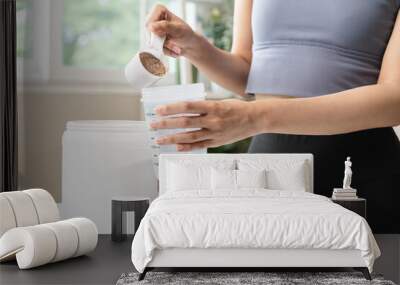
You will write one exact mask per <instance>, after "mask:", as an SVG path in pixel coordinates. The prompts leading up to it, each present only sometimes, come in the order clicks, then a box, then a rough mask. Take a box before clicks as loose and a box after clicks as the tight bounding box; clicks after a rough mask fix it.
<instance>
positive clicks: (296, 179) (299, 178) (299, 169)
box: [237, 159, 310, 191]
mask: <svg viewBox="0 0 400 285" xmlns="http://www.w3.org/2000/svg"><path fill="white" fill-rule="evenodd" d="M237 163H238V169H239V170H262V169H265V170H266V171H267V172H266V174H267V179H266V180H267V188H268V189H273V190H288V191H307V190H308V189H310V181H308V177H309V173H308V171H309V168H308V167H307V164H306V161H304V160H291V159H269V160H262V159H238V161H237Z"/></svg>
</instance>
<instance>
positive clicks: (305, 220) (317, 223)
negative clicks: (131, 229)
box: [132, 189, 380, 272]
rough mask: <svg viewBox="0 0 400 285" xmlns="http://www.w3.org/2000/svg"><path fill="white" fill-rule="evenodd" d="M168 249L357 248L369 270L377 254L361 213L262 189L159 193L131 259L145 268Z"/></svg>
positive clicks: (316, 199) (309, 196)
mask: <svg viewBox="0 0 400 285" xmlns="http://www.w3.org/2000/svg"><path fill="white" fill-rule="evenodd" d="M166 248H274V249H283V248H287V249H357V250H360V251H361V256H362V258H363V259H364V261H365V265H366V266H367V267H368V268H369V270H370V271H371V272H372V267H373V264H374V261H375V259H376V258H377V257H379V255H380V251H379V248H378V246H377V244H376V241H375V239H374V237H373V235H372V232H371V229H370V227H369V226H368V223H367V222H366V221H365V219H364V218H362V217H361V216H359V215H357V214H355V213H353V212H351V211H349V210H347V209H345V208H343V207H341V206H339V205H337V204H335V203H333V202H332V201H330V200H329V199H328V198H326V197H324V196H320V195H316V194H311V193H306V192H298V191H278V190H265V189H264V190H261V189H247V190H240V191H234V192H230V191H228V190H227V191H223V192H219V193H212V194H211V193H206V192H199V191H195V190H194V191H182V192H170V193H166V194H164V195H162V196H160V197H159V198H157V199H156V200H154V201H153V203H152V204H151V206H150V208H149V210H148V211H147V213H146V215H145V217H144V218H143V220H142V222H141V224H140V226H139V228H138V230H137V233H136V235H135V237H134V240H133V243H132V262H133V264H134V266H135V267H136V269H137V270H138V271H139V272H143V270H144V268H145V267H146V265H147V264H148V263H149V262H150V261H151V260H152V258H153V254H154V250H155V249H166Z"/></svg>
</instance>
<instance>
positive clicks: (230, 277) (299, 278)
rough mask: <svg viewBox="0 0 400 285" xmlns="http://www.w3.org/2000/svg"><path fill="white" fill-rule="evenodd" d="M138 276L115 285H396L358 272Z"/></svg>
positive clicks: (163, 273)
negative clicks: (139, 279) (368, 277)
mask: <svg viewBox="0 0 400 285" xmlns="http://www.w3.org/2000/svg"><path fill="white" fill-rule="evenodd" d="M138 276H139V274H138V273H128V274H122V275H121V277H120V278H119V280H118V281H117V284H116V285H136V284H138V285H147V284H158V285H164V284H169V285H186V284H212V285H238V284H240V285H242V284H243V285H246V284H252V285H253V284H266V285H278V284H279V285H292V284H293V285H298V284H318V285H319V284H327V285H347V284H349V285H350V284H351V285H353V284H354V285H359V284H368V285H371V284H373V285H395V283H393V282H392V281H388V280H384V279H383V277H382V276H379V275H372V277H373V280H372V281H368V280H366V279H365V278H364V276H363V275H362V274H361V273H359V272H318V273H315V272H278V273H274V272H148V273H147V274H146V278H145V279H144V280H142V281H138V280H137V279H138Z"/></svg>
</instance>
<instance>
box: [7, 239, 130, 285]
mask: <svg viewBox="0 0 400 285" xmlns="http://www.w3.org/2000/svg"><path fill="white" fill-rule="evenodd" d="M131 243H132V240H131V239H129V240H127V241H124V242H121V243H115V242H112V241H111V237H110V236H109V235H100V236H99V243H98V245H97V248H96V250H95V251H93V252H92V253H90V254H89V255H88V256H81V257H77V258H73V259H69V260H65V261H61V262H57V263H52V264H48V265H45V266H41V267H37V268H34V269H28V270H19V269H18V266H17V263H16V262H7V263H1V264H0V284H1V285H16V284H24V285H25V284H33V285H36V284H38V285H39V284H40V285H43V284H79V285H83V284H115V283H116V281H117V280H118V278H119V276H120V275H121V274H122V273H124V272H132V271H134V267H133V265H132V262H131V259H130V253H131V250H130V248H131Z"/></svg>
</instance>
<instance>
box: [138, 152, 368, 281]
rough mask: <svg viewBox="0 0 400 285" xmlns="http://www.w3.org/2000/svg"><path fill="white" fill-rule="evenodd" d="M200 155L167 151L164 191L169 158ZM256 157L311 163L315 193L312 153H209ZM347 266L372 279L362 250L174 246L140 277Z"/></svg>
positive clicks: (309, 170) (309, 174) (310, 188)
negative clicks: (182, 271)
mask: <svg viewBox="0 0 400 285" xmlns="http://www.w3.org/2000/svg"><path fill="white" fill-rule="evenodd" d="M204 156H205V155H204V154H203V155H198V154H190V155H188V154H163V155H161V156H160V161H159V179H160V180H159V182H160V184H159V185H160V189H159V190H160V194H162V193H164V192H165V191H166V189H165V181H166V175H167V174H166V164H167V161H170V160H176V159H182V158H187V159H190V160H196V159H204ZM232 156H234V158H250V159H251V158H254V159H260V158H261V159H266V160H268V159H293V160H304V161H305V162H306V164H307V166H308V167H307V173H306V175H307V177H308V182H309V183H308V187H307V189H306V190H307V192H311V193H312V192H313V156H312V154H207V159H208V160H215V159H221V158H224V157H226V158H232ZM338 267H339V268H343V267H350V268H353V269H355V270H357V271H361V272H362V273H363V275H364V277H365V278H366V279H367V280H371V275H370V274H369V270H368V268H367V267H366V265H365V262H364V260H363V259H362V257H361V252H360V251H359V250H329V249H249V248H218V249H216V248H210V249H197V248H170V249H162V250H160V249H158V250H156V251H155V252H154V256H153V259H152V261H151V262H150V263H149V264H148V265H147V267H146V268H145V270H144V271H143V273H141V274H140V275H139V280H143V279H144V277H145V276H146V273H147V272H148V271H150V270H153V269H155V268H204V269H210V270H212V269H217V268H230V269H234V270H235V271H246V269H247V270H249V269H250V268H251V269H254V268H257V269H263V268H264V269H265V268H338Z"/></svg>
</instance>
